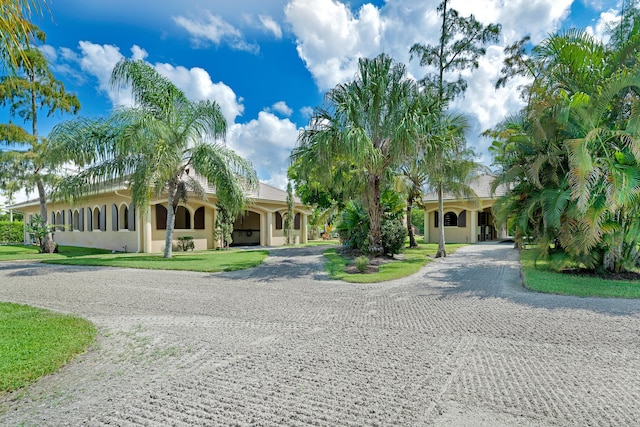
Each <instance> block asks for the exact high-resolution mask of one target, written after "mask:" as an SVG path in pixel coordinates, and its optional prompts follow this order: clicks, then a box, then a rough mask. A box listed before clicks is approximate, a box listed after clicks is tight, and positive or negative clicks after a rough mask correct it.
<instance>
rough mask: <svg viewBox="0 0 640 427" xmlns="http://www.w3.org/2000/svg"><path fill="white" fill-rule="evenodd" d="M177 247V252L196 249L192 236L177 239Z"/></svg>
mask: <svg viewBox="0 0 640 427" xmlns="http://www.w3.org/2000/svg"><path fill="white" fill-rule="evenodd" d="M177 247H178V250H181V251H183V252H186V251H188V250H189V249H191V250H193V249H194V248H195V247H196V245H195V244H194V243H193V237H192V236H181V237H178V244H177Z"/></svg>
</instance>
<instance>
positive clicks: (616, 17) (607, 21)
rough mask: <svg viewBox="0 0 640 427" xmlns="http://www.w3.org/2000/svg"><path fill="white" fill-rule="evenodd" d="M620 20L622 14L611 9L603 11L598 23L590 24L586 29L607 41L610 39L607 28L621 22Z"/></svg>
mask: <svg viewBox="0 0 640 427" xmlns="http://www.w3.org/2000/svg"><path fill="white" fill-rule="evenodd" d="M619 21H620V14H619V13H618V12H616V11H614V10H609V11H606V12H602V13H601V14H600V18H599V19H598V21H597V22H596V24H595V25H590V26H588V27H587V28H586V30H587V32H588V33H589V34H591V35H593V36H594V37H597V38H599V39H600V40H602V41H604V42H605V43H606V42H607V41H608V40H609V35H608V34H607V30H608V29H609V28H610V27H611V26H613V25H615V24H617V23H619Z"/></svg>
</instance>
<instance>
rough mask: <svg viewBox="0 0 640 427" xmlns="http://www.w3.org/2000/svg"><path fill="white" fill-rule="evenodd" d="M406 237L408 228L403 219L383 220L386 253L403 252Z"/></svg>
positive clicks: (383, 239) (383, 243)
mask: <svg viewBox="0 0 640 427" xmlns="http://www.w3.org/2000/svg"><path fill="white" fill-rule="evenodd" d="M406 237H407V229H406V227H405V226H404V224H402V221H399V220H397V219H391V220H385V221H382V247H383V249H384V253H385V254H386V255H395V254H399V253H400V252H402V249H403V248H404V241H405V239H406Z"/></svg>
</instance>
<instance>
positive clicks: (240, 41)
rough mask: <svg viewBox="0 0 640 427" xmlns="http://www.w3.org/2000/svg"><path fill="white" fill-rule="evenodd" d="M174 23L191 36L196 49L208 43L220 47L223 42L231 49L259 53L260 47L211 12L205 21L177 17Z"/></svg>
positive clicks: (206, 15)
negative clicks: (249, 41)
mask: <svg viewBox="0 0 640 427" xmlns="http://www.w3.org/2000/svg"><path fill="white" fill-rule="evenodd" d="M173 20H174V22H175V23H176V24H178V25H179V26H181V27H182V28H184V29H185V30H187V32H188V33H189V34H191V40H192V42H193V43H194V45H195V46H196V47H204V46H206V45H207V44H208V43H213V44H214V45H216V46H218V45H220V44H222V43H223V42H225V43H228V44H229V46H231V48H233V49H236V50H243V51H247V52H251V53H257V52H258V51H259V50H260V47H259V46H258V45H256V44H252V43H248V42H247V41H246V40H244V38H243V36H242V33H241V32H240V30H238V29H237V28H236V27H234V26H233V25H231V24H229V23H228V22H227V21H225V20H224V19H222V18H221V17H220V16H217V15H213V14H211V13H209V12H207V13H206V14H205V17H204V20H203V21H195V20H192V19H189V18H186V17H184V16H176V17H174V18H173Z"/></svg>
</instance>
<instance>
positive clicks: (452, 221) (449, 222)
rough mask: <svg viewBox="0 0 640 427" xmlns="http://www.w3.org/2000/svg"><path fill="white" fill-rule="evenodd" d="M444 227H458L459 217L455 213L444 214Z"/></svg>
mask: <svg viewBox="0 0 640 427" xmlns="http://www.w3.org/2000/svg"><path fill="white" fill-rule="evenodd" d="M444 226H445V227H457V226H458V216H457V215H456V214H455V213H454V212H447V213H446V214H444Z"/></svg>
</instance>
